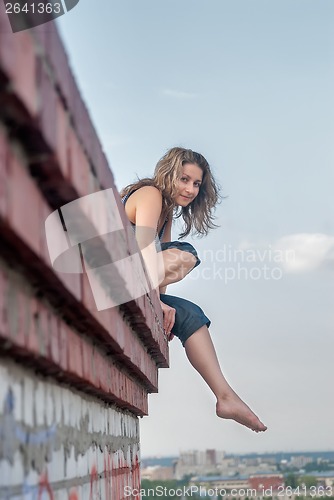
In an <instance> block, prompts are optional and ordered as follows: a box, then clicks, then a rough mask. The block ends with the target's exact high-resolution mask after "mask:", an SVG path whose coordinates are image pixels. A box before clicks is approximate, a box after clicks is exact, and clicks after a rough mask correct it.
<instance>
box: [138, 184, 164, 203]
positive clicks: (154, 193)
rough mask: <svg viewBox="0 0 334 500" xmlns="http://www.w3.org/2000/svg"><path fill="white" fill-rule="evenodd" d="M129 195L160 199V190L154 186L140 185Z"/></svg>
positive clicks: (151, 199) (152, 199)
mask: <svg viewBox="0 0 334 500" xmlns="http://www.w3.org/2000/svg"><path fill="white" fill-rule="evenodd" d="M131 197H134V198H136V199H137V200H139V199H146V200H147V199H148V200H150V201H161V200H162V194H161V191H160V190H159V189H158V188H157V187H155V186H142V187H140V188H138V189H136V191H134V192H133V194H132V195H131Z"/></svg>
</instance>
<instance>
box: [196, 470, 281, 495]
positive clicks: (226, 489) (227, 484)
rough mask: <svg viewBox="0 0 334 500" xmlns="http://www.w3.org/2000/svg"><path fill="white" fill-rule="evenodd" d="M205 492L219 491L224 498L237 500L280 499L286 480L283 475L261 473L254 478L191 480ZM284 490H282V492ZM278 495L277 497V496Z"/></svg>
mask: <svg viewBox="0 0 334 500" xmlns="http://www.w3.org/2000/svg"><path fill="white" fill-rule="evenodd" d="M190 485H196V486H199V487H201V488H202V491H204V490H207V491H208V490H211V491H212V490H218V492H220V495H221V496H223V497H226V496H228V497H229V498H235V499H243V500H244V499H246V498H249V499H254V500H255V499H260V498H263V497H266V496H267V497H273V498H274V497H275V496H276V495H278V494H279V496H278V498H280V496H281V495H282V494H283V495H284V490H283V488H284V478H283V475H282V474H272V473H271V472H269V473H261V474H254V475H252V476H235V477H229V476H227V477H224V476H197V477H193V478H191V480H190ZM280 488H282V490H280ZM275 494H276V495H275Z"/></svg>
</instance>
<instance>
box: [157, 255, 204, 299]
mask: <svg viewBox="0 0 334 500" xmlns="http://www.w3.org/2000/svg"><path fill="white" fill-rule="evenodd" d="M162 256H163V260H164V269H165V278H164V280H163V281H162V283H160V285H159V287H160V289H163V288H164V287H166V286H167V285H170V284H171V283H177V282H178V281H181V280H182V279H183V278H184V277H185V276H186V275H187V274H188V273H189V272H190V271H191V270H192V269H193V268H194V266H195V265H196V262H197V259H196V257H195V256H194V255H193V254H192V253H190V252H185V251H183V250H178V249H177V248H169V249H167V250H164V251H163V252H162ZM160 293H164V292H163V291H160Z"/></svg>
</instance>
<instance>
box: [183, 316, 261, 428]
mask: <svg viewBox="0 0 334 500" xmlns="http://www.w3.org/2000/svg"><path fill="white" fill-rule="evenodd" d="M185 350H186V354H187V356H188V359H189V361H190V363H191V364H192V365H193V367H194V368H195V369H196V370H197V371H198V373H199V374H200V375H201V376H202V377H203V379H204V380H205V382H206V383H207V384H208V386H209V387H210V389H211V390H212V392H213V393H214V395H215V396H216V398H217V403H216V413H217V415H218V417H222V418H227V419H232V420H235V421H236V422H239V423H240V424H242V425H245V426H246V427H249V428H250V429H252V430H253V431H256V432H260V431H265V430H266V429H267V427H266V426H265V425H264V424H263V423H262V422H261V421H260V420H259V418H258V417H257V416H256V415H255V413H253V412H252V410H251V409H250V408H249V407H248V406H247V405H246V404H245V403H244V402H243V401H242V400H241V399H240V398H239V396H238V395H237V394H236V393H235V392H234V391H233V389H232V388H231V387H230V385H229V384H228V383H227V381H226V379H225V377H224V375H223V373H222V371H221V368H220V365H219V361H218V358H217V354H216V351H215V348H214V345H213V343H212V340H211V337H210V333H209V330H208V328H207V326H206V325H204V326H202V327H201V328H200V329H199V330H197V331H196V332H195V333H193V334H192V335H191V337H189V338H188V339H187V340H186V342H185Z"/></svg>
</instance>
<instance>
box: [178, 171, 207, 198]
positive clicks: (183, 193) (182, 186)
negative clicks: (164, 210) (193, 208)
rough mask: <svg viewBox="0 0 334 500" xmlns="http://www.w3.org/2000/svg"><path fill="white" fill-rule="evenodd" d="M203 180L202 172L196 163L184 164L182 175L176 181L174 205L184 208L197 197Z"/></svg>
mask: <svg viewBox="0 0 334 500" xmlns="http://www.w3.org/2000/svg"><path fill="white" fill-rule="evenodd" d="M202 178H203V172H202V170H201V169H200V168H199V166H198V165H196V163H185V164H184V165H183V166H182V175H181V177H180V178H179V179H178V181H177V190H178V192H177V194H176V196H175V203H176V205H180V206H181V207H186V206H187V205H189V204H190V203H191V202H192V201H193V200H194V199H195V198H196V196H197V195H198V193H199V189H200V187H201V183H202Z"/></svg>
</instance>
